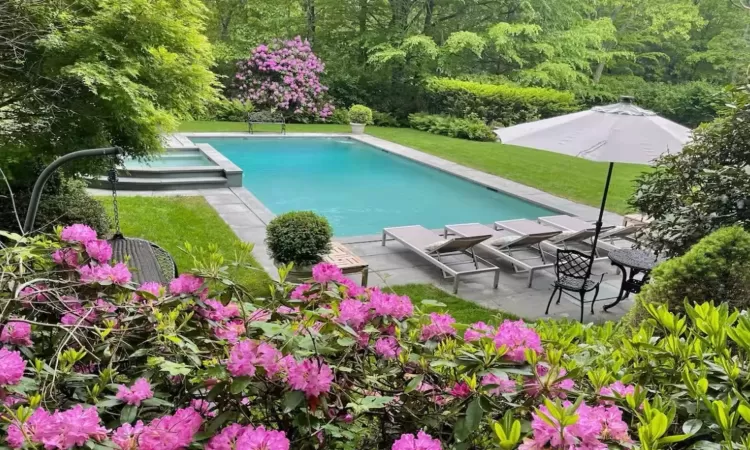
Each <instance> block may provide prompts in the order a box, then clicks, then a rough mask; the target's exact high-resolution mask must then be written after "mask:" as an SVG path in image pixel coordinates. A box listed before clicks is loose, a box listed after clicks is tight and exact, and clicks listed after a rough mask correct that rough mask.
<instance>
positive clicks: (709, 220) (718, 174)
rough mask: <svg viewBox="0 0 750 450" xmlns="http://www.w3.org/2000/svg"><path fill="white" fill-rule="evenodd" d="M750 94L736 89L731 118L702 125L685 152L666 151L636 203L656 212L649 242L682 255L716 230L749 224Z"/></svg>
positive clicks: (641, 208) (642, 179)
mask: <svg viewBox="0 0 750 450" xmlns="http://www.w3.org/2000/svg"><path fill="white" fill-rule="evenodd" d="M749 167H750V95H749V92H748V87H745V88H743V89H738V90H737V91H736V92H735V93H734V104H733V107H732V108H731V109H730V110H729V113H728V114H727V115H726V117H721V118H719V119H717V120H716V121H714V122H712V123H710V124H707V125H704V126H703V127H701V128H698V129H697V130H696V131H695V133H694V135H693V141H692V142H690V143H688V144H687V145H686V146H685V147H684V148H683V151H682V153H679V154H672V155H666V156H662V157H661V158H660V159H658V160H657V161H656V164H655V167H654V170H653V171H652V172H647V173H645V174H644V175H642V176H641V177H640V179H639V180H638V182H637V190H636V193H635V194H634V197H633V198H632V200H631V204H632V206H633V207H634V208H636V209H637V210H638V211H642V212H643V213H645V214H646V215H649V216H651V217H653V222H651V224H650V225H649V227H648V232H647V233H646V235H645V237H646V238H647V240H648V243H649V245H650V246H651V247H652V248H654V249H655V250H657V251H661V252H664V253H666V254H668V255H678V254H681V253H684V252H685V251H687V249H688V248H690V247H691V246H692V245H693V244H695V243H696V242H698V241H699V240H700V239H701V238H703V237H704V236H706V235H708V234H709V233H711V232H712V231H714V230H717V229H718V228H721V227H723V226H728V225H734V224H738V225H741V226H744V227H745V228H750V170H749V169H748V168H749Z"/></svg>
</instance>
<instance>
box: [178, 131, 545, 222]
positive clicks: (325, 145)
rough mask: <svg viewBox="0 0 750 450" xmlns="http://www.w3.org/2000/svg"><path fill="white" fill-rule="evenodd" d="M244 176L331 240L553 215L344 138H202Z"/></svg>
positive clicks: (280, 209) (279, 208) (260, 194)
mask: <svg viewBox="0 0 750 450" xmlns="http://www.w3.org/2000/svg"><path fill="white" fill-rule="evenodd" d="M191 140H192V141H193V142H195V143H206V144H210V145H211V146H212V147H214V148H215V149H216V150H218V151H219V152H221V153H222V154H224V156H226V157H227V158H229V160H231V161H232V162H233V163H234V164H236V165H237V166H239V167H240V168H241V169H242V170H243V171H244V176H243V185H244V187H245V188H247V189H248V190H249V191H251V192H252V193H253V194H254V195H255V196H256V197H257V198H258V199H259V200H260V201H262V202H263V203H264V204H265V205H266V206H267V207H268V208H269V209H270V210H271V211H272V212H274V213H275V214H280V213H284V212H287V211H294V210H312V211H315V212H317V213H318V214H321V215H323V216H325V217H326V218H327V219H328V220H329V221H330V223H331V225H332V226H333V229H334V234H335V235H336V236H357V235H365V234H376V233H379V232H380V231H381V230H382V229H383V228H384V227H392V226H399V225H414V224H419V225H424V226H426V227H428V228H441V227H442V226H443V225H446V224H455V223H466V222H481V223H492V222H494V221H496V220H505V219H519V218H527V219H534V218H537V217H539V216H545V215H552V214H556V212H555V211H551V210H549V209H546V208H543V207H541V206H538V205H535V204H533V203H529V202H526V201H524V200H521V199H518V198H516V197H512V196H510V195H507V194H503V193H499V192H495V191H492V190H489V189H487V188H485V187H483V186H480V185H478V184H475V183H472V182H469V181H466V180H464V179H461V178H458V177H455V176H453V175H450V174H447V173H444V172H441V171H439V170H436V169H433V168H431V167H428V166H425V165H423V164H420V163H417V162H414V161H411V160H409V159H406V158H402V157H400V156H397V155H393V154H390V153H388V152H385V151H383V150H380V149H377V148H374V147H371V146H369V145H366V144H363V143H360V142H357V141H355V140H351V139H346V138H265V137H264V138H249V139H246V138H201V137H191Z"/></svg>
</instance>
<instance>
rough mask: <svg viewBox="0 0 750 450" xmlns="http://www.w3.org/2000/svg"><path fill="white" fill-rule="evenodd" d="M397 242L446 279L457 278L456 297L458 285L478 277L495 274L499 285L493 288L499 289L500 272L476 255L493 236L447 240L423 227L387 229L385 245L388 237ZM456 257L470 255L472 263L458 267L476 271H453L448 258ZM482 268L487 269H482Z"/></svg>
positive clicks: (384, 239) (454, 289)
mask: <svg viewBox="0 0 750 450" xmlns="http://www.w3.org/2000/svg"><path fill="white" fill-rule="evenodd" d="M388 236H390V237H391V238H393V239H395V240H396V241H398V242H400V243H401V244H402V245H404V246H405V247H407V248H409V249H410V250H411V251H413V252H414V253H416V254H417V255H419V256H421V257H422V258H424V259H425V260H426V261H429V262H430V263H431V264H432V265H434V266H436V267H437V268H439V269H440V270H442V271H443V276H444V277H446V278H447V277H453V293H454V294H455V293H457V292H458V282H459V279H460V277H462V276H464V275H471V274H476V273H485V272H494V273H495V282H494V284H493V287H494V288H495V289H497V285H498V282H499V281H500V270H501V269H500V268H499V267H497V266H495V265H494V264H492V263H490V262H489V261H487V260H485V259H484V258H481V257H479V256H477V255H476V254H475V253H474V247H475V246H476V245H478V244H480V243H481V242H482V241H485V240H487V239H489V238H490V237H491V235H489V234H483V235H479V236H469V237H453V238H448V239H446V238H444V237H443V236H440V235H439V234H437V233H435V232H434V231H430V230H428V229H427V228H425V227H423V226H421V225H411V226H406V227H392V228H383V245H384V246H385V242H386V239H387V237H388ZM455 255H468V256H470V257H471V261H468V262H467V261H464V262H460V263H451V265H457V264H467V263H468V264H472V265H473V266H474V268H471V269H469V270H456V269H453V268H451V267H450V266H449V265H448V263H447V262H446V261H444V260H443V258H444V257H446V256H448V257H450V256H455ZM480 264H481V265H482V266H485V267H480Z"/></svg>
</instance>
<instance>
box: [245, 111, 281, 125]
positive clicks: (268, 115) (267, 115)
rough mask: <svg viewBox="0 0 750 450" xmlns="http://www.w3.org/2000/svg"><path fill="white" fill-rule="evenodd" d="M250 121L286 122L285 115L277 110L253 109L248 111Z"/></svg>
mask: <svg viewBox="0 0 750 450" xmlns="http://www.w3.org/2000/svg"><path fill="white" fill-rule="evenodd" d="M247 121H248V122H250V123H284V115H283V114H281V113H280V112H275V111H253V112H249V113H247Z"/></svg>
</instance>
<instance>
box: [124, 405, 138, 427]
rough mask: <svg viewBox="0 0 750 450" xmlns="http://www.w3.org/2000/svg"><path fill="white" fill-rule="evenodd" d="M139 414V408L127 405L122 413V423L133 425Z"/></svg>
mask: <svg viewBox="0 0 750 450" xmlns="http://www.w3.org/2000/svg"><path fill="white" fill-rule="evenodd" d="M137 414H138V407H137V406H135V405H125V406H124V407H123V408H122V411H120V423H121V424H125V423H132V422H133V421H134V420H135V417H136V415H137Z"/></svg>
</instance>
